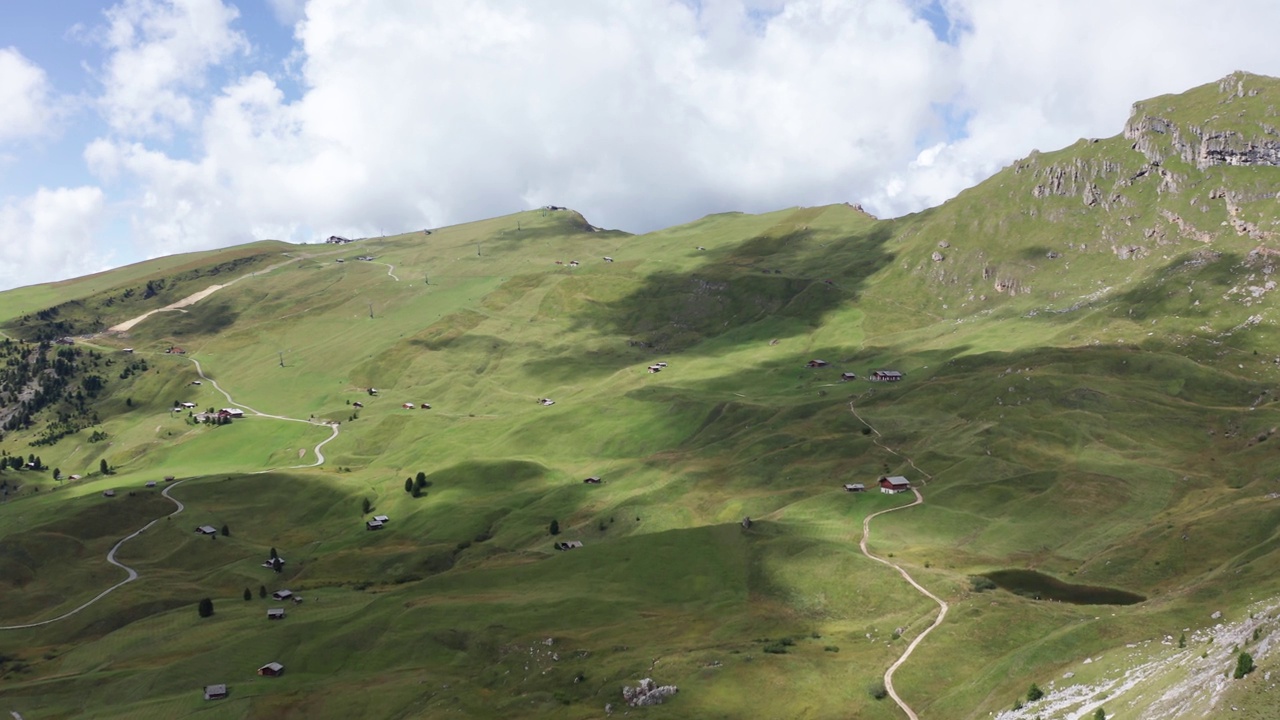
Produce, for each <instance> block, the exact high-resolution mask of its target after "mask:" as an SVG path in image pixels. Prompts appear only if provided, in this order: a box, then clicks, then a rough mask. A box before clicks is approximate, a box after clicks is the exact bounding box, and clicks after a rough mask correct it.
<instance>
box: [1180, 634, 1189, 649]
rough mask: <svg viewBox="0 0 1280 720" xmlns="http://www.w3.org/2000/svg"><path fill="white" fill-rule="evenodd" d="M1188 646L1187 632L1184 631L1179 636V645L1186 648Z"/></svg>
mask: <svg viewBox="0 0 1280 720" xmlns="http://www.w3.org/2000/svg"><path fill="white" fill-rule="evenodd" d="M1186 646H1187V634H1186V633H1182V634H1181V635H1179V636H1178V647H1179V648H1184V647H1186Z"/></svg>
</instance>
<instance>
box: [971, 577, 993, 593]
mask: <svg viewBox="0 0 1280 720" xmlns="http://www.w3.org/2000/svg"><path fill="white" fill-rule="evenodd" d="M969 584H970V585H971V586H972V587H973V591H974V592H986V591H987V590H995V589H996V587H998V586H997V585H996V583H995V581H994V580H992V579H991V578H989V577H983V576H982V575H970V576H969Z"/></svg>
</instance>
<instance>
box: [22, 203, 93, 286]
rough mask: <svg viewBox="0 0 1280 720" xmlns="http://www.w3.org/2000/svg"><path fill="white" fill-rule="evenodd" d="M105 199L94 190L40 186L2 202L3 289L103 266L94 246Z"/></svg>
mask: <svg viewBox="0 0 1280 720" xmlns="http://www.w3.org/2000/svg"><path fill="white" fill-rule="evenodd" d="M104 206H105V198H104V196H103V193H102V190H101V189H99V188H96V187H76V188H57V189H54V190H49V189H46V188H40V189H39V190H37V191H36V192H35V193H33V194H32V195H29V196H27V197H22V198H10V199H7V200H5V201H4V202H3V203H0V237H3V238H4V239H5V241H4V242H3V243H0V287H14V286H18V285H31V284H34V283H39V282H46V281H49V280H57V279H61V278H63V277H68V276H74V275H82V274H85V273H91V272H96V271H98V270H101V269H103V267H105V263H106V261H107V260H108V258H105V257H103V255H102V253H101V252H100V251H99V250H98V248H97V247H96V243H95V238H96V236H97V234H98V232H99V230H100V229H101V225H102V222H103V219H104Z"/></svg>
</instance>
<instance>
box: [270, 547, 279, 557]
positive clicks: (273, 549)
mask: <svg viewBox="0 0 1280 720" xmlns="http://www.w3.org/2000/svg"><path fill="white" fill-rule="evenodd" d="M278 557H280V553H278V552H276V549H275V548H271V559H272V560H275V559H276V558H278Z"/></svg>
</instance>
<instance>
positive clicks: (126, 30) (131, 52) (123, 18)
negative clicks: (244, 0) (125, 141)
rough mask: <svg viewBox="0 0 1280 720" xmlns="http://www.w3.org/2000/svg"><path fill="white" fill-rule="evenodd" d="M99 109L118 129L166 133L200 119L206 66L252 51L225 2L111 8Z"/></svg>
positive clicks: (140, 2) (145, 2)
mask: <svg viewBox="0 0 1280 720" xmlns="http://www.w3.org/2000/svg"><path fill="white" fill-rule="evenodd" d="M105 14H106V17H107V21H108V23H109V24H108V26H107V28H105V30H104V31H103V33H102V40H103V43H104V45H105V46H106V49H107V50H108V52H109V57H108V60H107V62H106V64H105V65H104V67H103V70H102V78H101V79H102V83H103V94H102V97H101V107H102V111H103V114H104V116H105V119H106V121H107V123H108V125H109V126H110V127H111V129H112V130H114V131H116V132H117V133H121V134H124V135H132V136H146V135H160V136H167V135H168V134H169V132H170V131H171V130H172V128H173V127H174V126H177V127H180V128H181V127H187V126H190V125H191V124H192V123H193V122H195V121H196V120H197V113H198V112H199V103H198V101H196V100H195V99H193V98H192V95H191V93H192V92H193V91H195V90H199V89H200V88H202V87H203V86H204V83H205V74H206V71H207V70H208V69H209V68H210V67H212V66H214V65H217V64H218V63H221V62H223V61H225V60H226V59H227V58H229V57H230V56H232V55H233V54H234V53H236V52H244V51H246V50H247V49H248V46H249V45H248V40H247V39H246V38H245V37H244V35H243V34H242V33H240V32H238V31H235V30H233V29H232V28H231V23H232V21H234V20H235V19H236V18H237V17H238V16H239V11H238V10H236V9H235V8H234V7H231V6H227V5H223V4H222V2H221V1H220V0H124V2H122V3H120V4H118V5H115V6H113V7H112V8H111V9H109V10H107V11H106V13H105Z"/></svg>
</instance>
